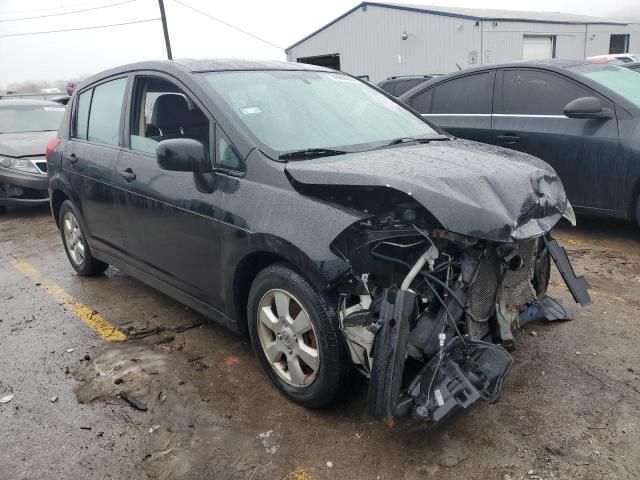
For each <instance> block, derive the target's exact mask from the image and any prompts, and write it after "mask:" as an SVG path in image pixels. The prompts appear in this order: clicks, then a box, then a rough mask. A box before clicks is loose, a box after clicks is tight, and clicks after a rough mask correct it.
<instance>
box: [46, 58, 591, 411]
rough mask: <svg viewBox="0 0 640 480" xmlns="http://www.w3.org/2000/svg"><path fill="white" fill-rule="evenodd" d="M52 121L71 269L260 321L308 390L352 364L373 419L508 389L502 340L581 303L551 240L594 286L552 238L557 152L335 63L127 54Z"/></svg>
mask: <svg viewBox="0 0 640 480" xmlns="http://www.w3.org/2000/svg"><path fill="white" fill-rule="evenodd" d="M59 137H60V138H59V141H58V142H57V144H56V145H52V146H51V150H52V151H51V152H50V154H49V156H48V168H49V170H48V172H49V179H50V191H51V208H52V212H53V216H54V218H55V221H56V222H57V224H58V226H59V228H60V230H61V233H62V239H63V243H64V248H65V250H66V252H67V255H68V257H69V260H70V262H71V265H72V267H73V268H74V269H75V270H76V271H77V272H78V273H79V274H80V275H91V274H96V273H100V272H103V271H104V270H105V269H106V268H107V266H108V265H109V264H111V265H114V266H116V267H117V268H118V269H120V270H122V271H124V272H126V273H128V274H130V275H132V276H134V277H136V278H138V279H140V280H141V281H143V282H145V283H147V284H149V285H151V286H153V287H155V288H157V289H159V290H160V291H162V292H164V293H166V294H168V295H170V296H172V297H174V298H176V299H178V300H179V301H181V302H183V303H185V304H187V305H189V306H191V307H192V308H194V309H196V310H197V311H199V312H201V313H202V314H204V315H206V316H207V317H210V318H213V319H215V320H216V321H218V322H221V323H222V324H224V325H226V326H228V327H230V328H233V329H235V330H237V331H240V332H246V331H248V332H249V334H250V336H251V341H252V343H253V347H254V349H255V351H256V355H257V357H258V360H259V361H260V363H261V365H262V367H263V368H264V370H265V372H266V373H267V375H268V376H269V377H270V379H271V380H272V381H273V383H274V384H275V385H276V386H278V388H280V389H281V390H282V392H284V393H285V394H286V395H287V396H288V397H289V398H291V399H293V400H295V401H297V402H300V403H302V404H304V405H307V406H311V407H318V406H321V405H324V404H326V403H327V402H329V401H331V400H332V399H334V398H335V397H336V395H337V394H338V393H340V392H341V391H342V390H343V389H344V388H345V386H346V385H348V383H349V376H350V374H351V372H352V371H353V370H354V368H355V369H357V370H359V371H360V372H361V373H362V374H364V375H365V376H367V377H369V378H370V387H369V402H368V404H369V408H370V411H371V412H372V413H373V415H374V416H375V417H377V418H381V419H387V420H390V419H392V418H393V417H394V416H395V415H399V414H404V413H409V412H410V411H413V412H414V415H415V416H416V418H419V419H423V420H433V421H440V420H443V419H444V418H446V417H447V416H448V415H449V414H451V413H453V412H454V411H456V410H459V409H463V408H467V407H469V406H470V405H472V404H473V403H475V402H476V401H477V400H479V399H485V400H489V401H495V400H496V399H497V398H498V395H499V393H500V386H501V385H502V380H503V379H504V377H505V376H506V375H507V373H508V372H509V369H510V367H511V356H510V355H509V353H507V351H506V350H505V349H504V348H503V347H502V346H499V345H497V344H502V345H505V346H510V345H513V335H512V328H516V327H518V326H520V325H522V324H523V323H525V322H527V321H530V320H531V319H534V318H540V317H544V318H547V319H558V318H569V317H570V313H569V312H568V311H566V310H565V309H564V308H563V307H562V306H561V305H560V304H559V303H558V302H556V301H554V300H553V299H551V298H550V297H548V296H547V295H546V293H545V292H546V288H547V284H548V281H549V269H550V258H552V257H553V258H554V260H555V261H556V263H557V265H558V267H559V268H560V270H561V273H562V275H563V276H564V277H565V279H566V280H567V283H568V285H569V287H570V289H571V290H572V292H574V295H575V297H576V299H577V300H578V301H580V302H582V303H585V302H588V295H587V294H586V282H584V280H583V279H581V278H577V277H575V275H574V274H573V271H572V269H571V265H570V263H569V260H568V259H567V257H566V255H565V254H564V251H563V250H562V248H560V247H559V246H558V244H557V243H556V242H555V241H554V240H553V239H552V238H551V237H550V236H549V231H550V230H551V228H552V227H553V226H554V225H555V224H556V223H557V222H558V221H559V220H560V219H561V217H563V216H565V217H566V218H568V219H573V218H572V217H573V215H572V210H571V206H570V204H569V203H568V202H567V199H566V196H565V193H564V190H563V188H562V184H561V182H560V180H559V179H558V177H557V175H556V174H555V172H554V171H553V170H552V169H551V168H550V167H549V166H548V165H546V164H545V163H543V162H541V161H540V160H537V159H535V158H533V157H530V156H528V155H524V154H521V153H517V152H512V151H509V150H504V149H500V148H498V147H487V146H483V145H479V144H476V143H474V142H469V141H466V140H454V139H452V138H451V137H449V136H448V135H445V134H444V133H443V132H441V131H440V130H439V129H438V128H436V127H432V126H431V125H430V124H429V123H428V122H427V121H425V120H424V119H423V118H421V116H420V115H418V114H416V113H415V112H413V111H411V110H410V109H408V108H406V107H405V106H404V105H403V104H402V103H400V102H398V101H397V100H395V99H393V98H391V97H389V96H387V95H385V94H383V93H381V92H380V91H379V90H378V89H376V88H374V87H372V86H370V85H369V84H368V83H366V82H363V81H361V80H359V79H357V78H354V77H351V76H349V75H346V74H343V73H339V72H335V71H332V70H327V69H324V68H322V67H316V66H312V65H305V64H301V63H282V62H242V61H206V60H203V61H181V62H147V63H139V64H135V65H128V66H124V67H120V68H116V69H113V70H109V71H106V72H104V73H101V74H99V75H97V76H95V77H93V78H91V79H89V80H87V81H85V82H84V83H83V84H82V85H80V86H79V87H78V89H77V90H76V91H75V92H74V94H73V96H72V99H71V102H70V104H69V108H68V111H67V115H66V117H65V120H64V122H63V125H62V128H61V130H60V133H59ZM105 281H108V280H107V279H105ZM407 357H409V358H410V359H411V360H410V362H411V366H412V368H411V369H407V372H406V373H404V372H405V369H404V366H405V361H406V359H407ZM416 366H419V367H420V368H415V367H416Z"/></svg>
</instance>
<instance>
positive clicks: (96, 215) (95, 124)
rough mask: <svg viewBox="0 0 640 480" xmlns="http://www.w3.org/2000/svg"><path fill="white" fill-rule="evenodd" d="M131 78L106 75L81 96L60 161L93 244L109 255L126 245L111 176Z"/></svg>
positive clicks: (118, 145) (118, 149) (92, 245)
mask: <svg viewBox="0 0 640 480" xmlns="http://www.w3.org/2000/svg"><path fill="white" fill-rule="evenodd" d="M127 82H128V79H127V77H126V76H124V77H120V78H113V79H108V80H106V81H104V82H102V83H100V84H98V85H95V86H92V87H91V88H89V89H86V90H84V91H82V92H81V93H80V94H79V95H78V97H77V98H76V100H75V103H74V105H73V124H72V135H71V138H70V140H69V143H68V146H67V149H66V151H65V156H64V160H63V165H62V168H63V169H64V170H66V171H67V172H68V175H69V178H70V181H71V186H72V191H73V194H74V198H73V201H74V203H75V205H76V206H77V207H78V209H79V210H80V213H81V215H82V219H83V221H84V224H85V225H84V226H85V231H86V232H87V236H88V240H89V243H90V245H91V247H92V248H95V249H98V250H101V251H103V252H106V253H109V254H111V255H117V254H118V252H120V251H121V250H122V247H123V240H122V234H121V232H120V224H119V219H118V206H117V201H116V199H115V195H114V190H113V188H114V187H113V174H114V170H115V166H116V162H117V160H118V155H119V154H120V145H121V124H122V117H123V115H122V106H123V100H124V97H125V92H126V89H127Z"/></svg>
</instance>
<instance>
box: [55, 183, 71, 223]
mask: <svg viewBox="0 0 640 480" xmlns="http://www.w3.org/2000/svg"><path fill="white" fill-rule="evenodd" d="M65 200H69V196H68V195H67V194H66V193H65V192H63V191H62V190H59V189H56V190H54V191H53V192H52V193H51V214H52V215H53V219H54V220H55V222H56V225H57V226H58V228H60V207H61V206H62V203H63V202H64V201H65Z"/></svg>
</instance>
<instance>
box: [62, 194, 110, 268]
mask: <svg viewBox="0 0 640 480" xmlns="http://www.w3.org/2000/svg"><path fill="white" fill-rule="evenodd" d="M58 215H59V217H58V221H59V225H60V235H61V236H62V244H63V245H64V250H65V252H66V253H67V258H68V259H69V263H70V264H71V266H72V267H73V269H74V270H75V271H76V272H77V273H78V275H81V276H83V277H89V276H91V275H98V274H100V273H103V272H104V271H105V270H106V269H107V268H108V267H109V264H107V263H104V262H101V261H100V260H96V259H95V258H93V255H92V254H91V248H90V247H89V242H87V237H86V236H85V233H84V231H83V229H82V224H81V223H80V220H79V218H80V215H79V214H78V211H77V210H76V207H75V206H74V205H73V203H72V202H71V201H70V200H65V201H64V202H62V205H61V206H60V212H59V214H58Z"/></svg>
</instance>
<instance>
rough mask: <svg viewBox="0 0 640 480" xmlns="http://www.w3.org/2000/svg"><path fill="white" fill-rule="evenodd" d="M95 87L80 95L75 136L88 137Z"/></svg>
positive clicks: (83, 138) (84, 138) (82, 138)
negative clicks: (92, 96)
mask: <svg viewBox="0 0 640 480" xmlns="http://www.w3.org/2000/svg"><path fill="white" fill-rule="evenodd" d="M92 94H93V89H91V90H87V91H86V92H82V93H81V94H80V95H79V96H78V109H77V111H76V128H75V138H79V139H81V140H86V139H87V126H88V125H89V107H90V106H91V95H92Z"/></svg>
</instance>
